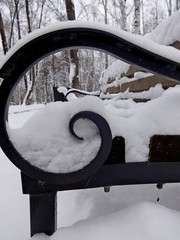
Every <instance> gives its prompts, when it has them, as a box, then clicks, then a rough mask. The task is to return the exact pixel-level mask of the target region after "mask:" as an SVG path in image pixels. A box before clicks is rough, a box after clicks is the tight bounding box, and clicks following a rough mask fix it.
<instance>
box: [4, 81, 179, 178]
mask: <svg viewBox="0 0 180 240" xmlns="http://www.w3.org/2000/svg"><path fill="white" fill-rule="evenodd" d="M153 90H154V89H153ZM153 90H152V89H151V90H150V91H149V92H148V93H151V95H152V93H154V97H156V98H153V97H152V100H151V101H149V102H146V103H135V102H134V101H133V100H132V99H127V100H122V99H121V94H120V95H119V96H117V97H116V98H114V99H111V100H105V101H103V100H101V99H99V98H97V97H93V96H86V97H83V98H80V99H76V100H74V101H71V102H63V103H62V102H56V103H51V104H48V105H47V106H46V107H45V108H44V109H43V110H42V111H39V112H38V113H36V114H34V115H33V116H32V117H31V118H30V119H29V121H27V122H26V124H24V126H23V127H22V128H19V129H14V130H13V129H10V128H8V129H9V130H8V131H9V135H10V139H11V141H12V142H13V144H14V146H15V147H16V148H17V149H18V151H19V152H20V153H21V154H22V156H23V157H24V158H25V159H26V160H28V161H29V162H30V163H31V164H32V165H35V166H37V167H39V168H41V169H43V170H45V171H50V172H56V173H58V172H61V173H65V172H73V171H75V170H79V169H81V168H83V167H84V166H86V165H88V164H89V163H90V162H91V160H93V158H94V157H95V156H96V154H97V152H98V150H99V147H100V143H101V141H100V136H99V134H98V130H97V128H96V126H95V125H94V124H92V122H90V121H87V120H83V119H82V120H79V121H77V123H76V125H75V131H76V133H77V135H79V136H80V137H83V138H84V140H83V141H82V140H78V139H76V138H74V137H73V136H71V134H70V132H69V127H68V124H69V121H70V119H71V118H72V117H73V115H74V114H76V113H77V112H80V111H86V110H87V111H88V110H89V111H93V112H96V113H99V114H100V115H102V116H103V117H104V118H105V119H106V120H107V121H108V123H109V125H110V128H111V131H112V135H113V137H114V136H123V137H124V138H125V142H126V162H144V161H147V160H148V153H149V141H150V138H151V136H153V135H154V134H180V123H179V121H177V119H180V108H179V102H180V86H176V87H174V88H171V89H169V90H166V91H163V90H162V87H161V85H157V86H156V88H155V90H154V91H153ZM148 93H146V94H145V93H144V95H147V96H148Z"/></svg>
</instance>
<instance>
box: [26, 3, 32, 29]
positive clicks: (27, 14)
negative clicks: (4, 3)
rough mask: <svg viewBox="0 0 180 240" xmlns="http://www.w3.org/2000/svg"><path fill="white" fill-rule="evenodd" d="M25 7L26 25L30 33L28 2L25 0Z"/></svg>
mask: <svg viewBox="0 0 180 240" xmlns="http://www.w3.org/2000/svg"><path fill="white" fill-rule="evenodd" d="M25 7H26V18H27V24H28V33H30V32H31V21H30V16H29V0H25Z"/></svg>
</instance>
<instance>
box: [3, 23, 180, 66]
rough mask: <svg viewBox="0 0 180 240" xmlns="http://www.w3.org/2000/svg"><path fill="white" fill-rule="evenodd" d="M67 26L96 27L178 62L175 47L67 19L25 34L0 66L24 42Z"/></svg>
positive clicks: (94, 24) (105, 26)
mask: <svg viewBox="0 0 180 240" xmlns="http://www.w3.org/2000/svg"><path fill="white" fill-rule="evenodd" d="M69 28H72V29H73V28H82V29H83V28H89V29H98V30H101V31H105V32H109V33H111V34H113V35H115V36H118V37H121V38H123V39H125V40H127V41H129V42H131V43H134V44H135V45H137V46H140V47H142V48H145V49H147V50H149V51H151V52H154V53H156V54H158V55H162V56H164V57H166V58H168V59H171V60H173V61H175V62H180V55H179V51H178V50H177V49H174V48H173V47H170V46H163V45H160V44H158V43H156V42H154V41H152V40H151V39H149V38H147V37H144V36H139V35H136V34H132V33H129V32H126V31H123V30H120V29H117V28H115V27H112V26H108V25H106V24H102V23H97V22H83V21H67V22H58V23H56V24H50V25H48V26H46V27H44V28H41V29H38V30H35V31H34V32H32V33H30V34H28V35H26V36H25V37H24V38H22V39H21V40H20V41H18V42H17V43H16V44H15V46H14V47H12V48H11V49H10V50H9V51H8V53H7V54H6V56H5V57H4V58H3V59H2V60H1V62H0V68H2V67H3V65H4V64H5V63H6V62H7V61H8V59H9V58H10V57H11V56H12V55H13V54H14V53H15V52H16V51H17V50H19V49H20V48H21V47H23V46H24V45H25V44H26V43H28V42H30V41H31V40H33V39H35V38H38V37H40V36H41V35H43V34H46V33H49V32H53V31H57V30H60V29H69Z"/></svg>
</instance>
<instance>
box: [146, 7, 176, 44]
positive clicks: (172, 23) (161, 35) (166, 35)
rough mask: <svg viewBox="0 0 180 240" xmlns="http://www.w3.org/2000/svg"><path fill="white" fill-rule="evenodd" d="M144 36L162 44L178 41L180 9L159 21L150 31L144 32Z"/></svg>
mask: <svg viewBox="0 0 180 240" xmlns="http://www.w3.org/2000/svg"><path fill="white" fill-rule="evenodd" d="M146 37H148V38H149V39H151V40H153V41H155V42H157V43H159V44H162V45H170V44H172V43H174V42H176V41H180V10H178V11H177V12H175V13H174V14H173V15H171V16H170V17H169V18H167V19H166V20H164V21H163V22H162V23H160V24H159V25H158V26H157V27H156V28H155V29H154V30H153V31H152V32H151V33H148V34H146Z"/></svg>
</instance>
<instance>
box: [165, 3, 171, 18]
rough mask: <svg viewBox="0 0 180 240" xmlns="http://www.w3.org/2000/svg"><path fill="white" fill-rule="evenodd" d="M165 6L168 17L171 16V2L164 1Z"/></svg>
mask: <svg viewBox="0 0 180 240" xmlns="http://www.w3.org/2000/svg"><path fill="white" fill-rule="evenodd" d="M166 5H167V9H168V15H169V16H171V15H172V0H166Z"/></svg>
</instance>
